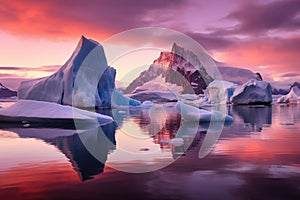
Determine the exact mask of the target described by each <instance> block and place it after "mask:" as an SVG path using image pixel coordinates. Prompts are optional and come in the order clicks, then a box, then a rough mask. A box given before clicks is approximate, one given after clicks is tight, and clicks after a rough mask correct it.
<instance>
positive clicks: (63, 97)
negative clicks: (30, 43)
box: [18, 36, 139, 107]
mask: <svg viewBox="0 0 300 200" xmlns="http://www.w3.org/2000/svg"><path fill="white" fill-rule="evenodd" d="M115 76H116V70H115V69H114V68H113V67H110V66H108V64H107V60H106V57H105V53H104V49H103V47H102V45H100V44H99V43H98V42H96V41H94V40H91V39H87V38H85V37H84V36H82V37H81V40H80V41H79V43H78V45H77V47H76V49H75V51H74V52H73V54H72V56H71V57H70V58H69V60H68V61H67V62H66V63H65V64H64V65H63V66H62V67H61V68H60V69H59V70H58V71H57V72H55V73H54V74H52V75H51V76H49V77H44V78H39V79H34V80H29V81H24V82H22V83H21V85H20V87H19V89H18V98H19V99H30V100H37V101H46V102H54V103H58V104H62V105H72V106H76V107H94V106H95V107H111V106H112V102H111V97H112V94H113V92H114V90H115ZM122 97H123V96H122ZM119 98H121V97H119ZM130 102H131V101H130ZM134 105H139V102H134Z"/></svg>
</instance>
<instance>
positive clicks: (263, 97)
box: [230, 79, 272, 104]
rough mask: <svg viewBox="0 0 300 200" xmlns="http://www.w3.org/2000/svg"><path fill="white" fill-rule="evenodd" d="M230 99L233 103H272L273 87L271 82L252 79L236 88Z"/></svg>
mask: <svg viewBox="0 0 300 200" xmlns="http://www.w3.org/2000/svg"><path fill="white" fill-rule="evenodd" d="M230 101H231V103H233V104H271V103H272V87H271V85H270V83H267V82H264V81H259V80H257V79H251V80H249V81H248V82H247V83H245V84H243V85H241V86H238V87H237V88H236V89H235V91H234V93H233V95H232V97H231V98H230Z"/></svg>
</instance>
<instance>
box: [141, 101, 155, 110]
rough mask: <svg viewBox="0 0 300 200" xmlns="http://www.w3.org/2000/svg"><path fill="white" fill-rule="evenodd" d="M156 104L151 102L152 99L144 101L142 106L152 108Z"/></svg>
mask: <svg viewBox="0 0 300 200" xmlns="http://www.w3.org/2000/svg"><path fill="white" fill-rule="evenodd" d="M153 105H154V104H153V103H152V102H151V101H144V102H143V103H142V104H141V107H143V108H151V107H152V106H153Z"/></svg>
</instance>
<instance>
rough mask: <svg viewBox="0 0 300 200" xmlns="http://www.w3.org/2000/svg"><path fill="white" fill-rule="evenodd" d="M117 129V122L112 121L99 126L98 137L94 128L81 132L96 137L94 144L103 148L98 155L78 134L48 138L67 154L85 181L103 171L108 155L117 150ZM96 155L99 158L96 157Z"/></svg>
mask: <svg viewBox="0 0 300 200" xmlns="http://www.w3.org/2000/svg"><path fill="white" fill-rule="evenodd" d="M101 129H102V131H101ZM115 131H116V124H115V123H110V124H107V125H104V126H101V127H97V133H96V134H97V135H96V137H95V131H94V130H93V131H91V130H87V131H85V132H83V133H80V134H84V135H88V137H93V138H96V140H94V139H93V140H92V141H93V143H94V144H93V145H97V147H98V148H99V149H100V150H101V151H98V152H100V153H99V154H97V155H94V152H93V155H92V154H91V152H89V150H88V149H87V148H88V146H87V145H89V144H87V143H83V141H82V139H81V137H80V136H79V135H78V134H75V135H72V136H62V137H56V138H54V139H51V140H47V142H49V143H50V144H52V145H55V146H57V147H58V149H59V150H60V151H61V152H62V153H64V154H65V155H66V156H67V158H68V159H69V160H70V162H71V163H72V165H73V167H74V169H75V170H76V171H77V173H78V175H79V177H80V178H81V180H82V181H85V180H87V179H91V178H93V177H94V176H95V175H97V174H100V173H103V169H104V164H105V162H106V160H107V155H108V154H109V153H110V152H112V151H113V150H115V145H116V141H115ZM90 132H91V133H92V134H91V135H89V134H90ZM107 139H109V140H107ZM95 156H96V157H97V158H95Z"/></svg>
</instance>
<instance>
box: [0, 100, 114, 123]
mask: <svg viewBox="0 0 300 200" xmlns="http://www.w3.org/2000/svg"><path fill="white" fill-rule="evenodd" d="M0 116H1V121H15V122H20V121H28V122H31V121H32V122H42V121H43V122H44V121H45V122H46V121H47V120H57V121H59V120H78V121H81V120H83V121H86V122H88V121H89V122H91V123H97V125H104V124H108V123H111V122H112V121H113V119H112V118H111V117H110V116H106V115H102V114H99V113H95V112H90V111H87V110H82V109H78V108H75V107H71V106H67V105H60V104H57V103H51V102H44V101H35V100H19V101H18V102H16V103H15V104H14V105H12V106H10V107H8V108H6V109H1V110H0Z"/></svg>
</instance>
